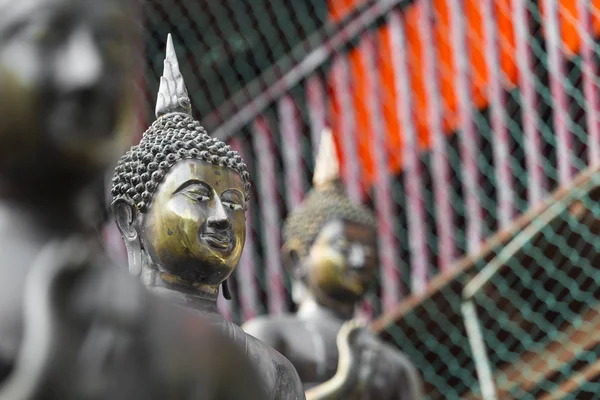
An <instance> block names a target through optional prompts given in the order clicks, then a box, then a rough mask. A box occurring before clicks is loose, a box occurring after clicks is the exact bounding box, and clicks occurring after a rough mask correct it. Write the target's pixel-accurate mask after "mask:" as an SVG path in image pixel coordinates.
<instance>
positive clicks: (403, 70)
mask: <svg viewBox="0 0 600 400" xmlns="http://www.w3.org/2000/svg"><path fill="white" fill-rule="evenodd" d="M388 27H389V29H390V37H391V46H392V48H391V54H392V62H393V65H394V86H395V87H394V90H395V92H396V115H397V117H398V118H399V126H401V127H402V138H403V139H404V143H402V148H400V149H398V151H399V152H402V163H403V168H402V176H403V178H404V187H405V193H406V202H407V210H406V215H407V220H408V240H409V246H410V255H411V258H410V267H411V287H412V291H413V292H414V293H422V292H423V291H424V290H425V288H426V286H427V280H428V277H429V271H428V264H429V263H428V258H429V256H428V253H429V250H428V248H427V242H426V241H427V234H426V232H425V221H426V211H425V207H424V201H423V193H422V186H423V183H422V170H421V164H420V161H419V150H418V148H417V139H416V137H417V135H416V131H415V126H414V123H413V118H412V108H413V104H412V101H411V86H410V78H409V76H408V72H407V71H408V61H407V58H406V39H405V36H404V22H403V21H402V16H401V15H400V12H399V11H392V12H391V13H390V16H389V20H388Z"/></svg>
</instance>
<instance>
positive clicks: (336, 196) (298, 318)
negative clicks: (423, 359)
mask: <svg viewBox="0 0 600 400" xmlns="http://www.w3.org/2000/svg"><path fill="white" fill-rule="evenodd" d="M313 184H314V188H313V190H312V191H311V192H310V193H309V194H308V195H307V197H306V199H305V200H304V202H303V203H302V204H301V205H300V206H299V207H298V209H296V210H293V211H292V212H291V214H290V215H289V216H288V218H287V220H286V221H285V224H284V230H283V235H284V245H283V247H282V259H283V261H284V263H285V266H286V269H287V270H288V271H289V273H290V275H291V277H292V280H293V297H294V301H295V302H296V303H297V304H298V311H297V312H296V313H295V314H290V315H278V316H262V317H258V318H256V319H254V320H251V321H248V322H246V323H245V324H244V325H243V329H244V330H245V331H246V332H247V333H249V334H251V335H253V336H255V337H256V338H258V339H260V340H262V341H264V342H265V343H267V344H269V345H271V346H272V347H274V348H275V349H277V350H279V351H280V352H281V353H282V354H283V355H284V356H286V357H287V358H288V359H289V360H290V361H291V362H292V364H294V366H295V367H296V370H297V371H298V373H299V375H300V378H301V380H302V382H303V383H304V385H305V388H307V389H311V388H313V389H311V390H308V391H307V398H309V399H316V398H337V397H327V396H325V397H322V396H323V394H324V393H326V392H325V391H324V390H323V387H327V388H329V389H331V388H333V387H336V386H335V385H332V384H331V382H332V381H331V380H332V379H334V378H335V379H334V381H335V382H337V383H336V385H338V386H337V387H336V389H335V391H334V393H336V394H337V395H340V393H342V392H343V393H344V394H343V396H342V397H339V398H349V399H350V398H359V399H360V398H377V399H416V398H419V397H420V393H421V383H420V378H419V376H418V374H417V372H416V370H415V368H414V367H413V366H412V364H411V363H410V362H409V360H408V359H407V358H406V357H405V356H404V355H403V354H402V353H401V352H400V351H399V350H398V349H396V348H393V347H390V346H388V345H387V344H384V343H383V342H382V341H380V340H379V339H377V338H376V337H375V336H374V335H373V334H372V333H370V332H369V331H368V329H358V327H355V328H356V329H353V330H352V332H354V333H352V335H350V336H349V334H348V331H344V330H342V332H345V333H344V335H346V337H352V338H353V339H352V341H350V342H348V341H346V342H344V340H345V339H344V340H342V341H341V343H346V344H345V347H346V348H347V349H348V351H347V352H346V353H345V356H347V357H345V358H349V359H352V362H353V363H355V364H356V365H352V368H349V369H348V371H347V374H348V375H347V376H345V377H343V376H340V373H338V374H337V375H336V371H338V362H340V360H339V354H338V346H337V342H338V334H339V332H340V330H341V328H342V326H343V325H344V324H345V323H347V321H349V320H352V318H353V316H354V312H355V307H356V305H357V304H358V302H359V301H360V300H362V299H363V297H364V295H365V294H366V292H367V291H368V289H369V288H370V286H371V285H372V283H373V281H374V280H375V277H376V271H377V266H378V251H377V224H376V218H375V216H374V215H373V213H372V212H371V211H370V210H368V209H367V208H365V207H363V206H361V205H357V204H354V203H353V202H352V201H351V200H350V199H349V198H348V197H347V196H346V195H345V194H344V193H343V191H342V187H341V182H340V179H339V164H338V161H337V155H336V153H335V147H334V143H333V138H332V136H331V132H330V131H329V130H325V131H324V133H323V135H322V137H321V144H320V149H319V153H318V157H317V162H316V166H315V173H314V177H313ZM352 324H353V323H352ZM348 340H349V339H348ZM349 343H350V344H349ZM355 353H356V354H355ZM367 353H370V354H376V355H377V357H376V358H375V359H372V360H371V361H368V362H367V361H361V360H363V359H364V356H365V354H367ZM350 356H352V357H350ZM344 363H345V361H344V362H342V363H341V364H342V365H343V364H344ZM340 367H341V365H340ZM357 368H358V369H360V370H362V371H365V370H368V371H371V372H375V373H376V374H378V379H372V380H370V381H368V382H366V384H365V385H362V387H361V388H359V386H361V385H358V384H357V383H358V381H357V379H358V378H357V376H358V375H356V370H357ZM352 371H354V372H352ZM338 372H339V371H338ZM352 380H354V382H351V381H352ZM327 381H329V383H327V384H326V385H325V386H322V387H319V386H318V385H321V384H323V383H324V382H327ZM349 388H353V390H349ZM329 389H328V390H329ZM361 390H364V391H362V392H361ZM317 393H318V394H319V395H317ZM330 393H332V392H330Z"/></svg>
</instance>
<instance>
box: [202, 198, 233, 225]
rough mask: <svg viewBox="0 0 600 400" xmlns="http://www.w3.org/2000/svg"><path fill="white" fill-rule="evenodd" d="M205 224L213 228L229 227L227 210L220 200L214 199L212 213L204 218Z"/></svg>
mask: <svg viewBox="0 0 600 400" xmlns="http://www.w3.org/2000/svg"><path fill="white" fill-rule="evenodd" d="M206 224H207V225H208V226H209V227H210V228H214V229H222V230H224V229H227V228H229V227H230V225H231V224H230V223H229V217H228V216H227V212H226V211H225V207H223V203H221V200H219V199H215V206H214V207H213V213H212V215H210V216H209V217H208V219H207V220H206Z"/></svg>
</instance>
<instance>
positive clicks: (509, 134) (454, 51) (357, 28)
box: [113, 0, 600, 399]
mask: <svg viewBox="0 0 600 400" xmlns="http://www.w3.org/2000/svg"><path fill="white" fill-rule="evenodd" d="M598 7H600V1H597V0H538V1H530V0H460V1H459V0H373V1H370V0H294V1H287V0H252V1H243V0H220V1H208V0H160V1H159V0H146V1H145V4H144V7H143V19H144V24H145V48H144V59H143V71H140V79H139V89H140V98H141V99H143V104H144V107H142V108H141V109H140V114H139V119H140V125H141V126H143V128H140V132H139V133H140V135H141V133H142V131H143V129H144V128H145V127H147V126H148V125H149V124H150V123H151V122H152V121H153V119H154V112H153V110H154V104H155V98H156V93H157V89H158V78H159V76H160V75H161V73H162V63H163V59H164V48H165V43H166V38H167V34H168V33H171V34H172V35H173V39H174V42H175V47H176V51H177V54H178V57H179V60H180V65H181V69H182V73H183V75H184V77H185V80H186V83H187V86H188V90H189V92H190V95H191V98H192V105H193V107H194V115H195V117H196V118H197V119H198V120H199V121H201V123H202V125H204V126H205V127H206V129H207V130H208V131H209V133H211V134H212V135H214V136H217V137H219V138H221V139H224V140H227V141H228V142H229V143H230V144H231V145H232V146H234V147H235V148H236V149H237V150H238V151H240V152H241V153H242V155H243V157H244V159H245V160H246V162H247V164H248V165H249V167H250V173H251V177H252V180H253V189H252V190H253V198H252V199H251V203H250V207H249V211H248V213H247V216H248V236H247V242H246V247H245V250H244V255H243V258H242V261H241V263H240V265H239V267H238V270H237V272H236V273H235V274H234V277H233V279H232V282H231V283H232V284H231V286H230V287H232V289H233V293H234V298H233V300H232V301H229V302H226V301H220V307H221V309H222V312H223V313H224V314H225V315H226V316H227V318H229V319H230V320H232V321H234V322H237V323H241V322H243V321H245V320H248V319H250V318H252V317H254V316H256V315H260V314H266V313H274V314H276V313H281V312H286V311H290V310H293V307H294V305H293V303H292V301H291V296H290V286H289V280H288V278H287V277H286V275H285V273H284V270H283V267H282V264H281V262H280V254H279V248H280V245H281V236H280V231H281V226H282V222H283V220H284V218H285V216H286V215H287V213H288V212H289V211H290V210H291V209H293V208H294V207H296V206H297V205H298V204H299V203H300V202H301V201H302V199H303V196H304V194H305V193H306V192H307V191H308V190H309V189H310V187H311V178H312V171H313V167H314V159H315V149H316V148H317V147H318V142H319V137H320V134H321V132H322V130H323V129H324V128H325V127H330V128H331V129H332V131H333V134H334V137H335V140H336V146H337V149H338V154H339V155H340V158H341V163H342V174H343V178H344V182H345V185H346V189H347V193H348V195H349V196H350V197H351V198H352V199H354V200H355V201H358V202H363V203H364V204H367V205H369V206H370V207H372V208H373V210H374V211H375V212H376V213H377V216H378V220H379V227H380V228H379V247H380V258H381V267H380V271H379V275H378V284H377V287H376V288H375V290H374V291H373V292H372V294H371V295H370V297H369V298H368V300H367V301H366V302H365V304H364V305H363V306H362V309H361V312H362V313H363V315H364V316H366V317H368V318H370V319H371V320H372V321H373V327H374V329H376V330H377V331H379V332H380V333H381V335H382V337H383V338H385V339H386V340H387V341H389V342H390V343H393V344H394V345H396V346H398V347H399V348H400V349H402V351H404V352H405V353H406V354H407V355H408V356H409V357H410V358H411V360H412V361H413V363H415V365H416V366H417V367H418V369H419V370H420V372H421V374H422V375H423V378H424V380H425V383H426V391H427V396H428V398H430V399H453V398H480V397H481V391H482V390H483V391H485V390H486V387H487V388H489V387H495V389H496V390H497V392H498V396H499V398H523V399H526V398H531V399H534V398H544V399H545V398H552V399H555V398H557V399H558V398H577V399H580V398H594V396H595V393H596V392H600V387H598V383H597V382H599V379H598V378H599V377H600V361H598V354H599V352H600V340H599V339H600V316H599V315H598V313H599V308H598V305H599V304H598V300H599V299H600V279H599V277H600V275H599V274H598V271H597V270H596V267H597V266H598V262H600V248H599V247H600V242H599V241H598V239H597V237H598V233H599V232H600V225H599V223H600V209H599V206H598V199H599V198H600V192H599V188H598V182H599V179H600V178H599V177H598V174H597V173H596V169H595V167H594V166H595V165H596V164H597V163H598V161H599V160H600V113H599V110H600V105H599V97H598V96H599V94H598V75H597V65H598V50H599V48H598V41H597V38H598V34H599V33H600V11H599V9H598ZM117 236H118V235H117ZM117 239H118V237H117ZM118 241H119V240H114V239H113V243H117V242H118ZM221 300H222V299H221ZM490 385H491V386H490Z"/></svg>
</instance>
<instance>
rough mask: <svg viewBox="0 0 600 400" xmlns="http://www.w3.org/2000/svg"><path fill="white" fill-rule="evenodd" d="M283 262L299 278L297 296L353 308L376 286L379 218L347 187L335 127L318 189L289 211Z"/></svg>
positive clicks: (319, 169) (320, 160)
mask: <svg viewBox="0 0 600 400" xmlns="http://www.w3.org/2000/svg"><path fill="white" fill-rule="evenodd" d="M283 235H284V245H283V247H282V256H283V260H284V264H285V265H286V267H287V269H288V271H289V272H290V273H291V275H292V277H293V278H294V292H295V293H294V300H295V301H296V302H301V301H302V300H303V297H304V296H305V295H306V291H307V290H308V294H310V296H311V297H312V298H314V299H315V300H316V301H317V302H318V303H320V304H322V305H324V306H328V307H332V308H337V309H338V310H340V311H342V309H346V310H353V308H354V305H355V303H356V302H358V301H359V300H360V299H361V298H363V296H364V295H365V293H366V292H367V290H368V289H369V287H370V286H371V285H372V283H373V281H374V279H375V276H376V271H377V267H378V253H377V223H376V219H375V216H374V215H373V213H372V212H371V211H370V210H369V209H367V208H366V207H364V206H362V205H359V204H355V203H353V202H352V201H351V200H350V199H349V198H348V197H347V196H346V195H345V194H344V192H343V188H342V184H341V180H340V177H339V162H338V157H337V154H336V151H335V146H334V142H333V137H332V135H331V131H329V130H328V129H327V130H325V131H324V132H323V134H322V136H321V143H320V148H319V153H318V156H317V161H316V166H315V173H314V177H313V189H312V190H311V192H310V193H308V195H307V197H306V199H305V200H304V201H303V203H302V204H301V205H300V206H299V207H298V208H297V209H296V210H294V211H292V213H291V214H290V215H289V216H288V218H287V220H286V222H285V225H284V230H283Z"/></svg>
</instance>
